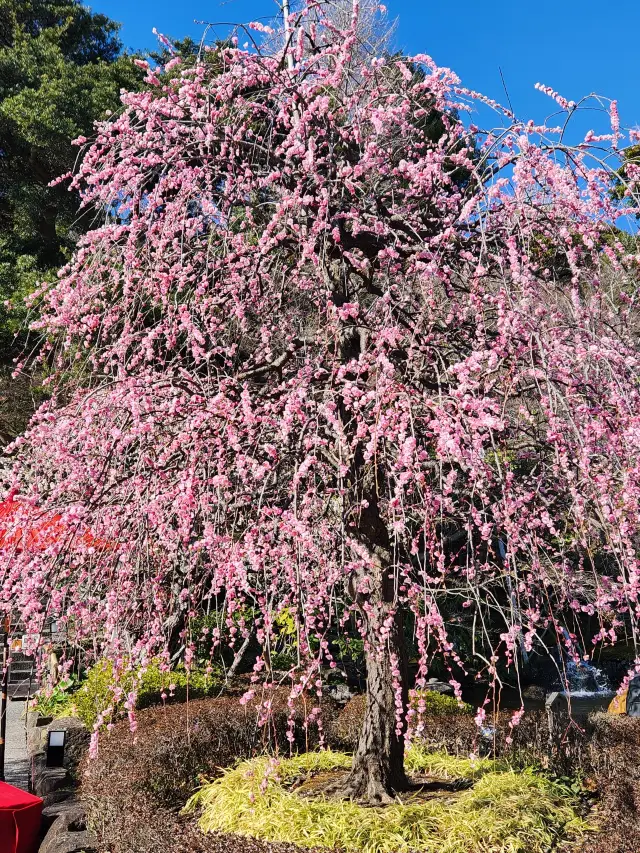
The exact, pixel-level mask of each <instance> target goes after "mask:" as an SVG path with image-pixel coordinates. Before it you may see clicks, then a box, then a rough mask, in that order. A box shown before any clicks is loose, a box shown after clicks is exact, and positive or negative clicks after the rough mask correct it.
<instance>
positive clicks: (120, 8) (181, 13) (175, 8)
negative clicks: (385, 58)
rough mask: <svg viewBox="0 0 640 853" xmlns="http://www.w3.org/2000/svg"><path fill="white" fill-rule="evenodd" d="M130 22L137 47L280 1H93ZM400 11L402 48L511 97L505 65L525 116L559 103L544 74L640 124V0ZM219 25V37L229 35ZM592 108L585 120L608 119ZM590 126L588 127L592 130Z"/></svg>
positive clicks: (129, 40) (467, 2) (418, 1)
mask: <svg viewBox="0 0 640 853" xmlns="http://www.w3.org/2000/svg"><path fill="white" fill-rule="evenodd" d="M89 2H90V5H91V6H92V8H93V9H94V10H95V11H100V12H104V13H106V14H108V15H109V16H110V17H112V18H114V19H115V20H117V21H120V22H121V23H122V25H123V26H122V32H121V35H122V40H123V42H124V44H125V45H126V46H127V47H130V48H136V49H140V48H148V47H154V46H156V44H157V42H156V40H155V37H154V36H153V35H152V33H151V30H152V28H153V27H156V28H157V29H158V30H159V31H160V32H163V33H165V34H167V35H169V36H172V37H174V38H180V37H181V36H184V35H191V36H193V37H195V38H198V39H199V38H200V36H201V34H202V31H203V27H202V26H200V25H198V24H195V23H194V19H197V20H206V21H209V22H222V21H231V22H247V21H250V20H255V19H258V18H264V17H266V16H270V15H273V14H274V13H275V12H277V7H276V5H275V2H274V0H93V2H91V0H89ZM386 5H387V7H388V9H389V14H390V16H392V17H393V16H397V17H398V18H399V26H398V30H397V34H396V39H395V40H396V46H397V47H398V48H399V49H401V50H403V51H405V52H407V53H417V52H425V53H429V54H431V56H433V58H434V59H435V60H436V62H438V63H439V64H440V65H447V66H449V67H450V68H453V69H454V70H455V71H456V73H457V74H458V75H459V76H460V77H461V78H462V82H463V84H464V85H465V86H467V87H469V88H471V89H476V90H478V91H481V92H483V93H484V94H486V95H489V96H490V97H493V98H495V99H496V100H498V101H500V102H502V103H505V101H506V96H505V93H504V88H503V85H502V81H501V79H500V71H499V69H500V68H501V69H502V73H503V75H504V78H505V81H506V84H507V87H508V90H509V95H510V97H511V101H512V103H513V106H514V108H515V110H516V112H517V114H518V115H519V117H521V118H525V119H527V118H534V119H535V120H536V121H539V120H541V119H543V118H544V117H545V116H546V115H547V114H548V113H550V112H551V111H552V109H551V108H552V106H553V104H552V102H551V101H550V100H549V99H548V98H546V97H545V96H544V95H542V94H540V93H539V92H536V91H535V90H534V88H533V86H534V84H535V83H536V82H538V81H540V82H543V83H545V84H547V85H550V86H552V87H553V88H555V89H557V90H559V91H560V92H561V94H563V95H564V96H565V97H567V98H568V99H569V100H578V99H579V98H580V97H581V96H582V95H584V94H588V93H589V92H591V91H595V92H597V93H598V94H601V95H605V96H607V97H610V98H617V99H618V101H619V107H620V113H621V118H622V122H623V124H625V125H631V126H636V125H640V49H639V45H640V0H618V2H616V3H610V4H608V5H607V4H605V3H603V2H602V0H598V2H595V0H528V2H522V0H492V2H486V0H485V2H483V0H386ZM225 32H226V31H225V28H224V27H222V26H221V27H218V28H217V33H218V34H219V35H224V34H225ZM591 118H592V117H591V116H584V118H583V119H582V120H581V122H580V124H583V122H584V124H585V125H588V127H590V126H593V125H598V124H599V122H598V119H597V118H596V116H593V121H591ZM588 127H585V129H588Z"/></svg>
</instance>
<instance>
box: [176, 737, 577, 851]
mask: <svg viewBox="0 0 640 853" xmlns="http://www.w3.org/2000/svg"><path fill="white" fill-rule="evenodd" d="M407 758H408V762H409V763H410V764H411V765H412V768H413V769H414V770H415V771H416V772H420V773H424V774H434V773H435V774H441V773H442V771H443V769H444V770H445V771H446V774H447V775H448V776H452V777H454V778H456V777H458V778H459V777H462V778H471V779H473V780H474V782H475V784H474V785H473V786H472V787H471V788H470V789H468V790H464V791H461V792H458V793H457V794H456V795H454V796H451V795H450V796H448V797H446V798H432V799H430V800H426V801H422V802H420V801H418V800H415V801H412V802H410V803H407V804H404V805H403V804H393V805H390V806H388V807H386V808H384V809H375V808H367V807H362V806H360V805H358V804H357V803H354V802H352V801H346V802H345V801H334V800H327V799H325V798H324V797H317V798H313V799H312V798H309V797H304V796H301V795H299V794H297V793H296V792H295V790H293V791H292V790H290V785H291V783H292V782H294V781H296V782H297V781H299V780H300V779H304V778H305V777H306V778H309V777H310V776H312V775H314V774H317V773H322V772H327V771H330V770H340V769H345V770H346V769H348V768H349V766H350V764H351V759H350V757H349V756H347V755H345V754H344V753H332V752H323V753H307V754H306V755H300V756H296V757H295V758H291V759H285V760H283V761H280V762H277V764H274V763H272V762H270V760H269V759H268V758H258V759H254V760H252V761H247V762H243V763H242V764H240V765H239V766H238V767H236V768H233V769H232V770H228V771H227V772H226V773H225V774H224V775H223V776H222V778H220V779H218V780H217V781H215V782H213V783H212V784H210V785H207V786H205V787H203V788H202V789H201V790H200V791H199V792H198V793H197V794H195V795H194V797H193V798H192V799H191V800H190V802H189V805H188V807H187V809H188V810H189V811H196V810H200V811H201V817H200V826H201V828H202V829H203V830H204V831H205V832H226V833H238V834H240V835H244V836H249V837H253V838H255V837H258V838H261V839H266V840H269V841H276V842H288V843H293V844H296V845H298V846H301V847H326V848H331V849H335V848H338V849H340V850H346V851H362V853H409V851H412V850H420V851H421V853H460V851H463V850H464V851H467V853H474V851H478V853H479V851H483V853H498V851H505V853H506V851H509V853H543V851H547V850H549V849H550V847H551V845H555V844H557V842H558V840H561V839H563V838H564V839H567V838H571V837H575V836H577V835H579V834H581V833H583V832H584V831H585V830H586V829H587V825H586V823H585V822H584V821H583V820H582V819H581V818H580V817H579V816H578V814H577V812H576V808H575V807H576V805H577V804H576V801H575V799H574V798H573V797H572V796H571V794H570V792H568V790H567V789H566V788H564V787H562V786H560V785H558V784H556V783H554V782H552V781H551V780H549V779H547V778H545V777H543V776H539V775H537V774H535V773H534V772H533V771H531V770H526V771H522V772H518V773H516V772H513V771H512V770H511V769H510V768H508V767H501V766H499V765H496V763H495V762H493V761H487V760H484V761H482V760H480V761H476V762H471V761H468V760H466V761H464V760H459V759H454V758H451V756H448V755H437V754H436V755H430V754H429V753H427V752H426V751H424V750H409V753H408V756H407Z"/></svg>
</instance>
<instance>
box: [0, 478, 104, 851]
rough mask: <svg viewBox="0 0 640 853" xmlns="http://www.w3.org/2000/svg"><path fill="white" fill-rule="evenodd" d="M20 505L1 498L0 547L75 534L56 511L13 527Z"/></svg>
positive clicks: (92, 542) (85, 538)
mask: <svg viewBox="0 0 640 853" xmlns="http://www.w3.org/2000/svg"><path fill="white" fill-rule="evenodd" d="M22 507H23V504H22V502H21V501H20V500H19V499H18V500H16V498H15V497H14V495H13V494H10V495H9V496H8V497H7V498H5V500H4V501H2V502H0V549H2V548H7V547H12V548H14V549H15V550H17V551H22V550H24V549H26V550H27V551H44V550H45V549H46V548H48V547H49V546H50V545H53V544H54V543H55V542H56V541H58V540H65V539H69V538H71V539H73V538H74V537H75V535H76V534H75V533H74V532H73V530H72V529H71V528H70V527H69V526H68V525H67V524H65V522H64V521H63V520H62V516H61V515H60V514H59V513H56V514H55V515H49V516H46V515H43V516H42V517H41V518H36V519H34V521H33V523H32V524H30V526H29V527H28V528H27V529H26V530H25V529H24V528H22V527H20V526H18V527H13V526H12V524H11V522H12V521H13V518H14V516H15V515H17V514H18V513H19V512H20V509H21V508H22ZM3 527H4V529H3ZM80 542H82V544H83V545H85V546H86V547H93V548H104V547H105V543H104V542H102V541H101V540H100V539H97V538H96V537H95V536H92V534H91V533H90V532H88V531H87V532H85V533H83V534H82V535H81V536H80ZM0 853H1V851H0Z"/></svg>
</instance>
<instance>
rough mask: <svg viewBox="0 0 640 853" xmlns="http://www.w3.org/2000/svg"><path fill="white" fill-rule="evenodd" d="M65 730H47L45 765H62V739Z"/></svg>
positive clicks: (63, 739) (63, 738)
mask: <svg viewBox="0 0 640 853" xmlns="http://www.w3.org/2000/svg"><path fill="white" fill-rule="evenodd" d="M65 736H66V732H65V731H64V730H63V731H58V732H56V731H49V733H48V735H47V767H62V765H63V764H64V741H65Z"/></svg>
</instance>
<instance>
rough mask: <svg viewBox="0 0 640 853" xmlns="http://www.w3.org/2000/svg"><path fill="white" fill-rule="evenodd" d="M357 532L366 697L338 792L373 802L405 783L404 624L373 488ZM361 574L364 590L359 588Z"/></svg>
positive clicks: (358, 599) (384, 800)
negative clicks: (362, 550) (362, 566)
mask: <svg viewBox="0 0 640 853" xmlns="http://www.w3.org/2000/svg"><path fill="white" fill-rule="evenodd" d="M360 533H361V536H360V541H361V544H365V545H366V547H367V550H368V551H369V554H370V566H369V570H368V571H367V572H366V573H363V575H362V576H361V577H359V578H354V579H352V583H353V584H354V586H355V588H354V589H352V595H353V598H354V600H355V602H356V604H357V605H358V609H359V615H360V618H361V620H362V623H363V636H364V638H365V655H366V665H367V697H366V698H367V701H366V708H365V713H364V721H363V725H362V731H361V733H360V739H359V741H358V746H357V748H356V751H355V754H354V757H353V766H352V769H351V773H350V774H349V776H348V777H347V780H346V782H345V784H344V786H343V790H342V793H343V795H344V796H346V797H350V798H352V799H354V800H358V801H361V802H365V803H370V804H372V805H376V804H380V803H388V802H391V801H392V800H393V797H394V794H395V793H396V792H398V791H402V790H406V789H407V787H408V780H407V777H406V775H405V771H404V728H405V712H406V709H407V693H408V687H407V651H406V643H405V637H404V624H403V618H402V610H401V606H400V604H399V602H398V597H397V590H396V585H395V579H394V576H393V570H392V568H391V566H392V559H391V548H390V543H389V538H388V533H387V530H386V526H385V524H384V522H383V521H382V519H381V518H380V515H379V511H378V505H377V500H376V498H375V496H374V495H373V494H370V495H369V499H368V501H367V506H366V508H365V509H363V511H362V514H361V517H360ZM365 577H366V584H364V588H365V589H366V590H367V591H366V592H364V593H363V592H359V591H358V589H362V588H363V585H362V582H363V580H365ZM384 625H390V629H389V631H388V633H387V631H386V629H385V631H384V632H383V630H382V626H384ZM394 682H395V687H394ZM397 702H399V703H400V705H399V706H398V705H397V704H396V703H397ZM396 712H398V713H396Z"/></svg>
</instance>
